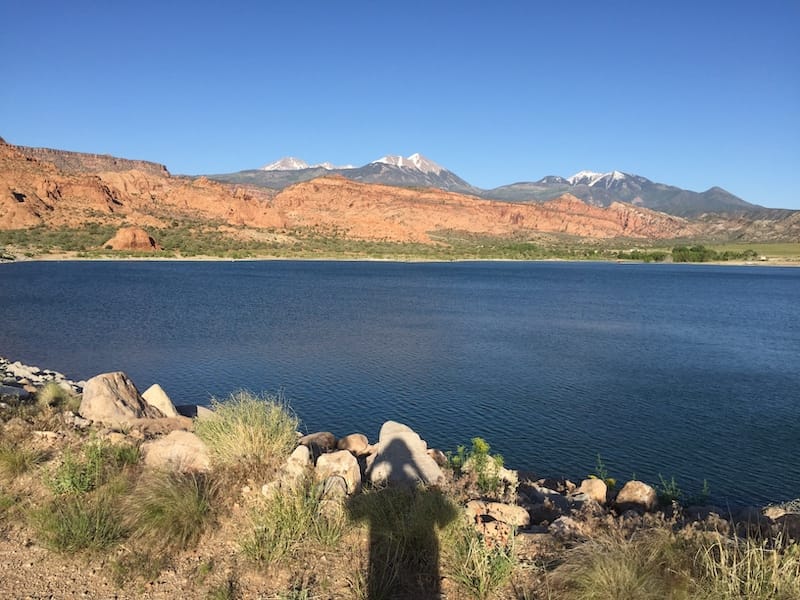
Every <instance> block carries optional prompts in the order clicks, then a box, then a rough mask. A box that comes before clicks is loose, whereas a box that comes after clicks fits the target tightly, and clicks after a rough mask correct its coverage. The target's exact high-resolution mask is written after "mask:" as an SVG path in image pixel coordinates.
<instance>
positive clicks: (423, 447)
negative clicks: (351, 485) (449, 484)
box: [366, 421, 444, 485]
mask: <svg viewBox="0 0 800 600" xmlns="http://www.w3.org/2000/svg"><path fill="white" fill-rule="evenodd" d="M375 449H376V452H375V453H374V454H372V455H370V456H369V458H368V459H367V473H366V474H367V477H368V479H369V481H370V482H371V483H372V484H373V485H387V484H405V485H417V484H419V483H422V484H425V485H438V484H440V483H442V482H443V481H444V474H443V473H442V470H441V469H440V468H439V465H437V464H436V461H435V460H433V458H431V457H430V456H428V444H427V443H426V442H425V440H423V439H422V438H420V437H419V435H418V434H417V433H416V432H415V431H414V430H413V429H411V428H410V427H408V426H407V425H403V424H402V423H397V422H395V421H387V422H386V423H384V424H383V427H381V433H380V436H379V439H378V444H377V445H376V448H375Z"/></svg>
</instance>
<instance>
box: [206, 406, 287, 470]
mask: <svg viewBox="0 0 800 600" xmlns="http://www.w3.org/2000/svg"><path fill="white" fill-rule="evenodd" d="M212 408H213V410H214V415H212V416H210V417H205V418H203V419H197V420H196V421H195V433H196V434H197V435H198V436H199V437H200V438H201V439H202V440H203V441H204V442H205V443H206V444H207V445H208V449H209V452H210V453H211V455H212V457H213V459H214V460H215V461H216V462H217V463H218V464H220V465H222V466H227V467H248V468H264V467H267V468H269V467H276V466H277V465H278V464H279V463H280V462H281V461H282V460H283V458H284V457H285V456H286V455H287V454H289V452H291V451H292V450H293V449H294V447H295V446H296V445H297V433H296V432H297V425H298V420H297V417H295V415H294V414H293V413H292V412H291V410H290V409H289V407H288V406H287V405H286V403H285V402H283V401H282V400H281V399H280V398H276V397H274V396H264V397H258V396H254V395H252V394H250V393H249V392H238V393H235V394H232V395H231V396H230V397H229V398H228V399H227V400H224V401H221V402H220V401H218V400H216V399H214V400H212Z"/></svg>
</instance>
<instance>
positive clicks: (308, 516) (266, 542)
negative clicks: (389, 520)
mask: <svg viewBox="0 0 800 600" xmlns="http://www.w3.org/2000/svg"><path fill="white" fill-rule="evenodd" d="M321 494H322V489H321V487H320V486H319V485H313V484H312V483H311V482H310V481H305V482H303V483H302V484H301V485H299V486H297V487H296V488H292V489H285V488H284V489H279V490H276V491H275V492H274V493H273V494H272V495H271V496H270V497H269V498H266V499H265V500H264V501H263V503H262V505H261V506H260V507H258V508H257V509H256V510H255V511H254V512H253V514H252V526H253V528H252V531H251V533H250V535H249V536H248V537H247V538H245V540H244V541H243V542H242V551H243V552H244V554H245V555H246V556H247V557H248V558H250V559H251V560H254V561H256V562H265V563H273V562H280V561H281V560H283V559H284V558H287V557H290V556H292V555H293V554H295V553H296V552H297V551H298V550H299V549H300V548H301V546H302V545H303V543H305V542H306V541H308V538H309V536H311V539H312V540H314V541H316V542H317V543H320V544H322V545H325V546H328V547H331V546H335V545H336V544H338V542H339V540H340V539H341V536H342V533H343V531H344V528H345V525H346V522H345V519H344V517H343V515H342V516H339V517H337V515H335V514H325V513H324V512H323V511H322V510H321V509H322V506H323V505H322V496H321Z"/></svg>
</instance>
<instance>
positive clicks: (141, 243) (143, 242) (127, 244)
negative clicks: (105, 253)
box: [103, 227, 161, 252]
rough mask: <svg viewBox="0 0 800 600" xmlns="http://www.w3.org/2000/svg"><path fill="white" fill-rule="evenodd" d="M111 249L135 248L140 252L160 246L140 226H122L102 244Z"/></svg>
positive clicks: (158, 248) (154, 249) (155, 249)
mask: <svg viewBox="0 0 800 600" xmlns="http://www.w3.org/2000/svg"><path fill="white" fill-rule="evenodd" d="M103 246H105V247H106V248H110V249H111V250H136V251H140V252H155V251H157V250H161V246H159V245H158V243H157V242H156V241H155V240H154V239H153V238H152V237H151V236H150V234H148V233H147V232H146V231H145V230H144V229H142V228H140V227H123V228H121V229H120V230H119V231H117V233H116V235H114V237H112V238H111V239H110V240H108V241H107V242H106V243H105V244H103Z"/></svg>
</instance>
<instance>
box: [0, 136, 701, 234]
mask: <svg viewBox="0 0 800 600" xmlns="http://www.w3.org/2000/svg"><path fill="white" fill-rule="evenodd" d="M34 150H35V151H33V150H30V149H28V150H24V149H23V150H21V149H20V148H19V147H15V146H11V145H8V144H0V229H15V228H28V227H33V226H39V225H42V226H45V227H62V226H69V227H76V226H80V225H81V224H84V223H86V222H99V223H105V224H113V225H118V226H121V225H122V224H123V221H124V222H125V223H126V224H130V223H133V224H136V225H138V226H140V227H141V226H146V227H164V226H167V225H168V224H169V223H170V222H171V221H172V220H175V219H178V220H183V221H186V220H192V221H198V222H210V223H214V224H215V226H218V225H219V224H225V225H226V226H229V227H230V228H232V229H235V230H236V231H237V232H239V235H241V236H245V235H246V233H244V232H247V231H256V230H257V229H266V228H271V229H294V228H312V229H314V230H317V231H320V232H323V233H324V232H336V234H337V235H343V236H346V237H349V238H353V239H365V240H391V241H403V242H420V243H433V242H432V237H431V234H433V233H435V232H437V231H444V230H453V231H463V232H469V233H474V234H482V235H491V236H511V235H514V236H516V235H520V234H522V235H526V234H529V233H533V232H549V233H564V234H570V235H575V236H582V237H591V238H598V239H601V238H613V237H630V238H651V239H668V238H675V237H691V236H696V235H698V234H701V233H702V229H701V228H700V227H699V226H698V224H697V223H694V222H689V221H687V220H686V219H682V218H679V217H673V216H670V215H666V214H663V213H658V212H655V211H652V210H647V209H644V208H639V207H636V206H633V205H630V204H622V203H614V204H612V205H611V206H610V207H608V208H600V207H596V206H590V205H587V204H585V203H584V202H582V201H580V200H578V199H577V198H575V197H573V196H563V197H561V198H559V199H556V200H553V201H550V202H547V203H544V204H535V203H534V204H514V203H508V202H499V201H494V200H483V199H480V198H476V197H472V196H464V195H460V194H455V193H450V192H444V191H441V190H436V189H426V190H419V189H408V188H398V187H390V186H384V185H375V184H365V183H358V182H354V181H351V180H348V179H345V178H342V177H335V176H334V177H322V178H319V179H315V180H312V181H307V182H303V183H299V184H296V185H294V186H291V187H289V188H286V189H284V190H283V191H281V192H279V193H277V194H276V193H275V192H273V191H271V190H265V189H260V188H248V187H244V186H234V185H229V184H222V183H218V182H215V181H210V180H208V179H206V178H204V177H200V178H197V179H191V178H187V177H173V176H170V175H169V173H168V172H167V171H166V169H163V168H161V165H157V166H156V167H157V168H150V167H147V168H142V167H143V164H142V161H125V160H123V159H115V158H113V157H103V156H99V157H98V156H97V155H80V154H78V153H60V152H58V151H49V150H48V151H43V150H40V149H34ZM54 153H55V154H54ZM45 157H49V158H53V157H55V159H56V160H55V163H54V162H52V161H49V160H44V158H45ZM147 164H150V165H153V164H155V163H147ZM145 166H146V165H145ZM127 167H131V168H127ZM102 169H104V170H102ZM88 171H91V172H88Z"/></svg>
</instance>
